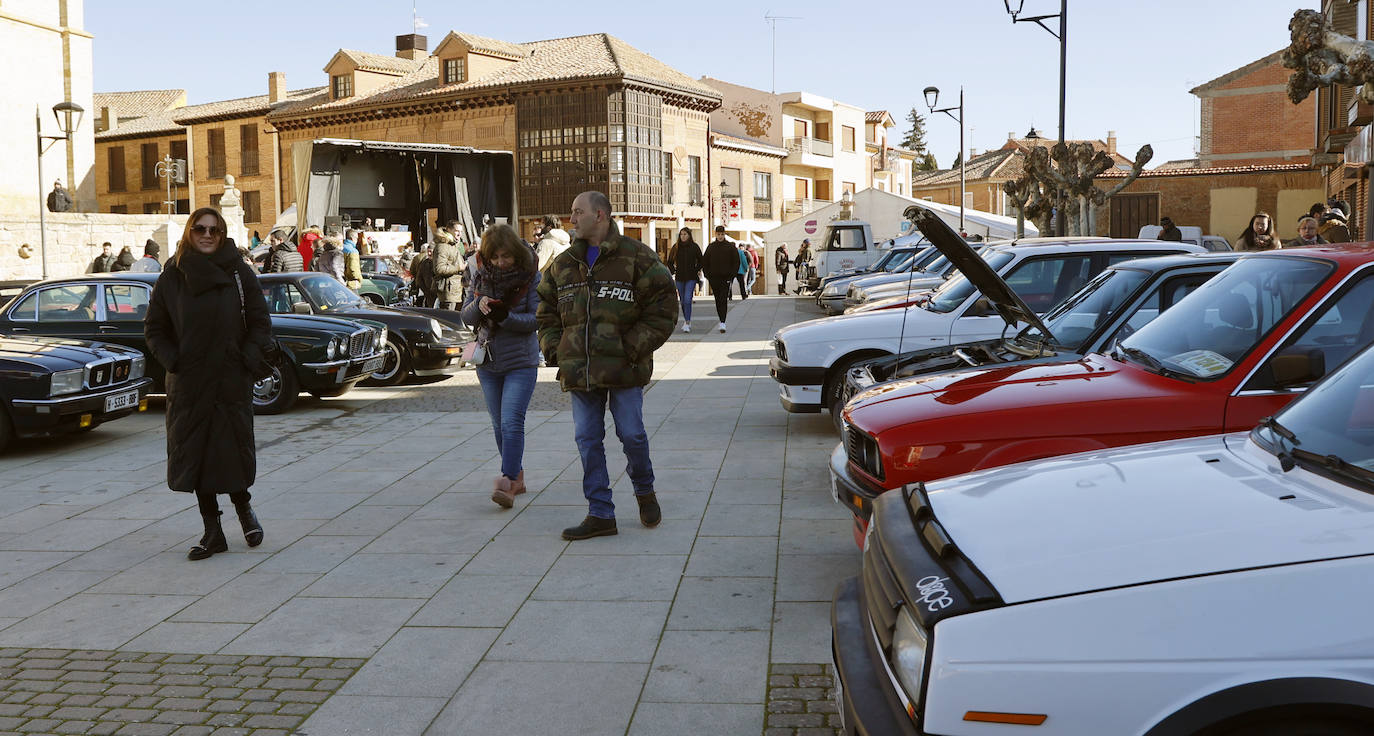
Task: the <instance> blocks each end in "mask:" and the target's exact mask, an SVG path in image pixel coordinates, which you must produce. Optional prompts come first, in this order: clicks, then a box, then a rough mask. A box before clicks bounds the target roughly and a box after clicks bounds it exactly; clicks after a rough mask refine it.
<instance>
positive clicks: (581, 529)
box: [563, 514, 617, 542]
mask: <svg viewBox="0 0 1374 736" xmlns="http://www.w3.org/2000/svg"><path fill="white" fill-rule="evenodd" d="M616 533H617V532H616V528H615V519H601V518H597V517H595V516H592V515H590V514H588V515H587V518H585V519H583V520H582V523H581V524H578V525H577V526H573V527H568V528H567V529H564V530H563V538H564V539H566V540H568V541H570V542H571V541H576V540H578V539H591V538H592V537H609V536H613V535H615V534H616Z"/></svg>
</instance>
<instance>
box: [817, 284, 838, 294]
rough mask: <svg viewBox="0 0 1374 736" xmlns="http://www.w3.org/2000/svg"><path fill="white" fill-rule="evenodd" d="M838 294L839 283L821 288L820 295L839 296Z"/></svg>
mask: <svg viewBox="0 0 1374 736" xmlns="http://www.w3.org/2000/svg"><path fill="white" fill-rule="evenodd" d="M839 294H840V285H839V284H830V285H829V286H827V287H825V288H824V289H821V296H839Z"/></svg>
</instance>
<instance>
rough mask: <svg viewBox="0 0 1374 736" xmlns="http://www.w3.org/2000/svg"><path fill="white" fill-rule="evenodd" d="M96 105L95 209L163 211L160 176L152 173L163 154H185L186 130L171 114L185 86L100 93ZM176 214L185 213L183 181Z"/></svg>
mask: <svg viewBox="0 0 1374 736" xmlns="http://www.w3.org/2000/svg"><path fill="white" fill-rule="evenodd" d="M93 101H94V103H95V109H94V110H93V111H92V112H93V115H94V118H95V192H96V205H97V209H98V210H99V211H100V212H109V213H115V214H156V213H160V212H166V211H167V209H166V207H165V205H164V202H165V201H166V199H167V190H166V187H165V181H166V180H165V179H159V178H158V176H157V169H156V167H157V162H158V161H159V160H160V159H161V157H162V156H165V155H169V154H170V155H171V156H172V158H174V159H177V158H179V159H184V158H186V129H185V127H183V126H181V125H178V124H177V123H176V122H175V121H174V120H173V119H172V118H173V116H174V115H175V114H176V113H177V111H178V110H180V109H181V108H182V107H184V106H185V105H186V90H183V89H155V90H139V91H134V92H100V93H96V94H95V96H94V99H93ZM172 197H173V201H174V202H175V201H180V204H179V205H178V206H177V207H176V210H175V211H176V212H181V213H187V212H190V209H189V204H190V198H189V195H188V194H187V191H186V187H185V186H184V185H179V186H177V188H176V190H175V191H174V192H173V194H172Z"/></svg>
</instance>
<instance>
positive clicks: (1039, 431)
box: [772, 211, 1374, 736]
mask: <svg viewBox="0 0 1374 736" xmlns="http://www.w3.org/2000/svg"><path fill="white" fill-rule="evenodd" d="M908 217H911V218H912V219H913V220H914V221H915V222H916V224H917V226H918V227H919V228H920V229H921V231H922V232H923V233H925V234H926V235H927V237H928V238H929V239H930V241H931V243H932V244H933V245H934V247H936V248H937V249H938V250H939V251H940V252H941V253H942V254H943V256H944V257H946V258H947V259H948V260H949V261H950V262H951V263H953V264H955V267H956V270H957V274H955V275H951V276H950V278H948V279H947V280H945V281H944V282H943V283H942V284H941V285H940V286H938V287H937V288H936V289H935V290H934V291H932V292H929V293H928V294H927V296H928V299H924V300H921V301H920V302H919V303H916V304H914V305H912V306H908V307H903V308H900V309H890V310H881V311H876V312H872V313H861V314H851V315H846V316H844V317H838V318H830V319H822V320H814V321H811V322H805V323H801V324H798V325H794V326H792V327H789V328H785V329H783V330H781V331H780V332H779V333H778V335H777V336H776V338H775V345H776V350H777V355H776V357H774V358H773V361H772V372H773V375H774V377H775V378H777V379H778V380H779V381H780V384H781V397H782V400H783V404H784V406H786V407H788V408H789V409H793V410H797V409H799V408H800V409H802V410H815V411H819V410H821V408H822V407H823V406H824V407H825V408H826V409H828V410H829V411H831V412H832V415H833V416H834V417H835V418H836V419H837V420H838V423H839V427H840V432H841V441H840V443H839V444H838V446H837V447H836V448H835V450H834V452H833V453H832V455H831V458H830V476H831V488H832V495H833V497H834V499H835V501H836V502H837V503H840V504H842V505H844V506H845V507H846V508H848V509H849V510H850V511H851V512H852V514H853V519H854V527H853V528H854V534H855V540H856V542H857V543H858V544H859V545H860V546H862V548H863V550H864V555H863V571H862V574H861V575H860V576H859V577H857V578H854V579H851V580H848V581H846V582H844V583H843V584H841V585H840V586H839V588H838V589H837V591H836V594H835V600H834V603H833V607H832V641H833V650H832V651H833V655H834V658H835V667H836V672H837V675H838V681H839V687H838V688H837V691H836V692H837V695H836V697H837V701H838V703H837V704H838V707H839V710H840V712H841V713H842V714H843V718H844V721H845V731H846V733H862V734H944V735H946V736H956V735H962V734H971V735H972V734H984V733H988V734H991V733H1000V732H1001V731H1003V730H1006V728H1007V727H1008V726H1023V727H1025V726H1031V727H1036V728H1035V731H1036V732H1037V733H1053V734H1082V735H1089V734H1091V735H1098V734H1145V735H1148V736H1163V735H1165V734H1298V733H1301V734H1367V733H1374V638H1372V637H1371V636H1370V633H1369V632H1370V630H1371V628H1370V624H1369V623H1368V616H1367V615H1365V614H1366V613H1367V612H1368V611H1369V610H1371V607H1372V606H1374V590H1371V589H1370V586H1369V585H1368V584H1367V581H1368V580H1370V579H1371V575H1372V574H1374V495H1372V494H1374V349H1371V348H1369V346H1370V345H1371V344H1374V249H1372V248H1371V247H1370V246H1369V245H1368V244H1362V245H1336V246H1321V247H1316V248H1303V249H1293V250H1280V251H1269V252H1265V253H1254V254H1239V253H1213V254H1202V253H1194V252H1190V249H1187V248H1184V249H1181V251H1180V252H1177V253H1175V254H1171V255H1164V256H1155V257H1143V258H1142V257H1140V256H1149V255H1150V254H1151V253H1153V252H1154V251H1150V252H1149V253H1147V252H1137V251H1140V250H1141V249H1142V248H1144V247H1145V246H1146V245H1148V244H1147V243H1145V242H1129V241H1127V242H1123V241H1109V240H1080V241H1074V242H1050V241H1048V240H1046V239H1041V240H1039V241H1036V242H1032V243H1019V244H1009V245H990V246H989V247H988V248H986V249H984V250H983V251H982V253H981V254H975V253H974V252H973V251H972V249H971V248H969V247H968V246H967V245H966V244H964V243H963V241H962V240H960V239H959V238H958V237H957V236H956V235H955V234H954V233H953V232H952V231H950V230H949V229H948V227H946V226H944V225H943V223H941V222H940V221H939V220H938V219H936V218H932V217H927V216H923V215H922V214H921V213H920V212H919V211H917V212H909V213H908ZM1171 245H1172V246H1174V247H1175V248H1178V247H1179V244H1177V243H1173V244H1171ZM1153 247H1154V248H1158V247H1159V244H1158V243H1156V244H1154V246H1153ZM1127 256H1133V257H1131V258H1129V259H1128V258H1127ZM975 304H981V305H982V306H981V307H980V308H977V309H974V306H975ZM951 314H952V315H955V316H953V317H951V316H950V315H951ZM966 320H967V322H965V321H966ZM961 323H963V324H961ZM988 333H993V334H988ZM999 333H1000V334H999ZM832 370H833V371H834V372H832ZM832 386H833V388H832ZM798 387H807V388H809V389H810V391H811V393H814V394H818V395H820V396H827V397H829V396H832V395H833V396H834V397H835V398H836V400H837V402H838V403H821V402H810V403H799V401H798V396H799V393H798V391H797V388H798ZM801 395H802V396H805V395H806V394H801ZM889 491H891V492H889Z"/></svg>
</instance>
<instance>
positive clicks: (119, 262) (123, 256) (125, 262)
mask: <svg viewBox="0 0 1374 736" xmlns="http://www.w3.org/2000/svg"><path fill="white" fill-rule="evenodd" d="M133 266H134V251H133V249H131V248H130V247H129V246H127V245H126V246H124V247H123V248H120V249H119V256H118V257H117V258H115V262H114V265H113V266H111V267H110V272H111V273H119V272H120V271H128V270H129V269H131V268H133Z"/></svg>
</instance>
